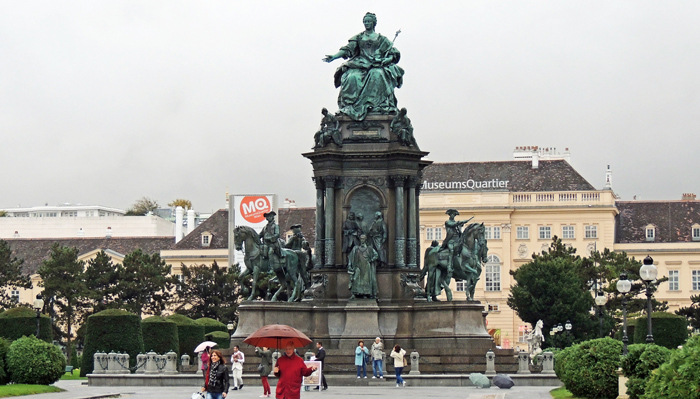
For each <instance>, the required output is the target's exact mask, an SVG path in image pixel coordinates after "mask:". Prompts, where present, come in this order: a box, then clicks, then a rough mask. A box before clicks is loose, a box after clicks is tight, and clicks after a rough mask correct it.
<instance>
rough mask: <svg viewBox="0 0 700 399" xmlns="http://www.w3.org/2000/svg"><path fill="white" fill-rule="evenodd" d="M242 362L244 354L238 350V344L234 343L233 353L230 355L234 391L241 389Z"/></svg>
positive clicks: (243, 361)
mask: <svg viewBox="0 0 700 399" xmlns="http://www.w3.org/2000/svg"><path fill="white" fill-rule="evenodd" d="M243 363H245V355H244V354H243V352H241V351H240V348H239V347H238V345H235V346H234V347H233V355H231V371H232V373H233V390H234V391H237V390H239V389H243Z"/></svg>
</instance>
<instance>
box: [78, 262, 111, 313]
mask: <svg viewBox="0 0 700 399" xmlns="http://www.w3.org/2000/svg"><path fill="white" fill-rule="evenodd" d="M118 281H119V276H118V275H117V268H116V266H115V265H114V264H113V263H112V258H110V257H109V255H107V253H106V252H105V251H100V252H98V253H97V255H96V256H95V257H94V258H92V259H90V260H88V261H87V267H86V268H85V288H86V291H85V300H86V301H87V302H88V303H89V304H90V306H91V307H92V311H91V312H90V314H93V313H97V312H101V311H103V310H105V309H112V308H116V307H118V303H117V302H116V297H117V292H116V289H117V283H118ZM85 316H86V317H87V316H89V315H87V314H86V315H85Z"/></svg>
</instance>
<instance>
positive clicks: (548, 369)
mask: <svg viewBox="0 0 700 399" xmlns="http://www.w3.org/2000/svg"><path fill="white" fill-rule="evenodd" d="M542 374H554V353H552V352H544V353H543V354H542Z"/></svg>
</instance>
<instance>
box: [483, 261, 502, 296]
mask: <svg viewBox="0 0 700 399" xmlns="http://www.w3.org/2000/svg"><path fill="white" fill-rule="evenodd" d="M485 271H486V273H485V274H486V291H500V290H501V260H500V259H499V258H498V256H496V255H489V256H488V258H486V267H485Z"/></svg>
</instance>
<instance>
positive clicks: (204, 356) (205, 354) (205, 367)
mask: <svg viewBox="0 0 700 399" xmlns="http://www.w3.org/2000/svg"><path fill="white" fill-rule="evenodd" d="M210 354H211V346H207V347H206V348H204V352H202V375H203V376H204V378H205V379H206V376H207V370H208V369H209V355H210ZM205 382H206V381H205Z"/></svg>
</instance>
